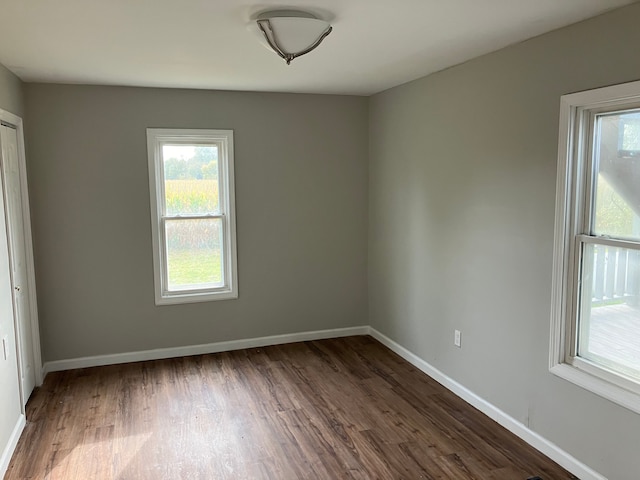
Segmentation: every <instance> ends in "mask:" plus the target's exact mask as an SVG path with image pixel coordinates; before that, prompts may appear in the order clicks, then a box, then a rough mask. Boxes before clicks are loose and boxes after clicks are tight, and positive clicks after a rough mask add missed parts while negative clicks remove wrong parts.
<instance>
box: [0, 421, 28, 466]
mask: <svg viewBox="0 0 640 480" xmlns="http://www.w3.org/2000/svg"><path fill="white" fill-rule="evenodd" d="M25 425H26V421H25V417H24V414H21V415H20V418H18V421H17V422H16V425H15V427H13V432H11V436H10V437H9V441H8V442H7V445H6V446H5V447H4V451H3V452H2V456H1V457H0V478H4V474H5V473H7V468H9V462H10V461H11V456H12V455H13V452H14V451H15V449H16V446H17V445H18V440H19V439H20V435H21V434H22V430H24V426H25Z"/></svg>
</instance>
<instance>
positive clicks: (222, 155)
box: [147, 128, 238, 305]
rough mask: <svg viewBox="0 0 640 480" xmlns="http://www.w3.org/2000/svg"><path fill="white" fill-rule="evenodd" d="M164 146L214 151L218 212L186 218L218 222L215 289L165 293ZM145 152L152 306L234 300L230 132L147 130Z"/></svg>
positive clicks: (236, 291)
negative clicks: (219, 245)
mask: <svg viewBox="0 0 640 480" xmlns="http://www.w3.org/2000/svg"><path fill="white" fill-rule="evenodd" d="M165 144H171V145H179V144H186V145H191V144H199V145H203V144H204V145H216V146H217V147H218V152H219V153H218V181H219V194H220V212H219V213H215V214H205V215H193V216H189V217H188V218H203V219H206V218H220V219H222V244H223V245H222V252H221V258H222V269H223V279H224V281H223V285H222V286H221V287H216V288H211V287H208V288H193V289H190V290H169V288H168V269H167V248H166V239H165V229H164V222H165V219H167V218H172V217H174V218H187V217H185V216H184V215H182V216H169V215H167V214H166V212H165V208H164V207H165V201H164V195H165V193H164V166H163V159H162V146H163V145H165ZM147 152H148V156H149V190H150V194H151V222H152V228H151V233H152V235H151V237H152V243H153V271H154V287H155V302H156V305H171V304H180V303H195V302H208V301H212V300H226V299H231V298H237V297H238V274H237V253H236V250H237V248H236V215H235V194H234V169H233V164H234V161H233V131H232V130H206V129H197V130H194V129H169V128H147Z"/></svg>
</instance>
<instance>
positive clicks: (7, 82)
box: [0, 64, 24, 120]
mask: <svg viewBox="0 0 640 480" xmlns="http://www.w3.org/2000/svg"><path fill="white" fill-rule="evenodd" d="M0 108H1V109H2V110H6V111H8V112H11V113H13V114H14V115H18V116H19V117H23V115H24V98H23V91H22V82H21V81H20V79H19V78H18V77H16V76H15V75H14V74H13V73H11V72H10V71H9V70H8V69H7V68H6V67H5V66H4V65H2V64H0ZM23 120H24V119H23Z"/></svg>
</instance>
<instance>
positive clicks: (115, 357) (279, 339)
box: [42, 325, 369, 376]
mask: <svg viewBox="0 0 640 480" xmlns="http://www.w3.org/2000/svg"><path fill="white" fill-rule="evenodd" d="M368 334H369V327H368V326H366V325H364V326H360V327H349V328H334V329H329V330H316V331H312V332H300V333H291V334H285V335H272V336H269V337H258V338H248V339H243V340H231V341H228V342H216V343H206V344H202V345H188V346H184V347H171V348H157V349H154V350H143V351H139V352H128V353H115V354H112V355H96V356H93V357H80V358H70V359H68V360H56V361H53V362H46V363H45V364H44V366H43V368H42V370H43V372H44V375H45V376H46V374H47V373H49V372H58V371H61V370H72V369H74V368H87V367H99V366H102V365H116V364H119V363H130V362H141V361H145V360H160V359H163V358H175V357H187V356H189V355H202V354H206V353H219V352H230V351H232V350H241V349H243V348H255V347H266V346H269V345H281V344H284V343H294V342H306V341H310V340H321V339H324V338H338V337H350V336H353V335H368Z"/></svg>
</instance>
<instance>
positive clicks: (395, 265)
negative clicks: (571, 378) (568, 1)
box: [369, 4, 640, 480]
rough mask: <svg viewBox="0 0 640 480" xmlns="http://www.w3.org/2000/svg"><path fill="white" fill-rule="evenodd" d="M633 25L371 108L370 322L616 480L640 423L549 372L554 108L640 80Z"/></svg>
mask: <svg viewBox="0 0 640 480" xmlns="http://www.w3.org/2000/svg"><path fill="white" fill-rule="evenodd" d="M639 18H640V5H637V4H636V5H633V6H630V7H628V8H624V9H621V10H618V11H615V12H612V13H608V14H606V15H603V16H600V17H597V18H594V19H591V20H589V21H585V22H583V23H580V24H576V25H573V26H570V27H568V28H564V29H561V30H558V31H555V32H552V33H549V34H546V35H544V36H541V37H538V38H535V39H532V40H530V41H527V42H525V43H522V44H519V45H515V46H513V47H510V48H507V49H504V50H501V51H498V52H496V53H493V54H490V55H487V56H484V57H481V58H478V59H475V60H473V61H470V62H468V63H465V64H462V65H459V66H457V67H454V68H451V69H448V70H445V71H443V72H440V73H437V74H434V75H431V76H429V77H426V78H423V79H420V80H417V81H414V82H411V83H408V84H405V85H403V86H400V87H396V88H394V89H391V90H388V91H386V92H383V93H380V94H378V95H375V96H373V97H372V98H371V102H370V105H369V109H370V135H369V138H370V152H371V153H370V165H369V199H370V203H369V205H370V211H369V285H370V289H369V312H370V320H371V325H372V326H373V327H374V328H375V329H377V330H379V331H380V332H382V333H383V334H385V335H387V336H389V337H390V338H392V339H393V340H395V341H396V342H398V343H400V344H401V345H403V346H404V347H406V348H407V349H409V350H411V351H412V352H414V353H415V354H417V355H418V356H420V357H421V358H422V359H424V360H426V361H427V362H429V363H430V364H431V365H433V366H435V367H436V368H438V369H440V370H441V371H442V372H444V373H445V374H447V375H449V376H450V377H452V378H453V379H455V380H456V381H458V382H460V383H462V384H463V385H464V386H466V387H467V388H469V389H470V390H472V391H473V392H475V393H476V394H478V395H480V396H481V397H483V398H484V399H486V400H488V401H489V402H491V403H492V404H494V405H496V406H497V407H499V408H500V409H502V410H504V411H505V412H507V413H508V414H509V415H511V416H513V417H514V418H516V419H517V420H519V421H521V422H522V423H523V424H525V425H528V426H529V427H530V428H531V429H532V430H534V431H535V432H537V433H539V434H541V435H542V436H543V437H545V438H547V439H548V440H550V441H552V442H554V443H555V444H557V445H558V446H559V447H560V448H562V449H564V450H565V451H567V452H569V453H570V454H572V455H573V456H575V457H576V458H577V459H578V460H580V461H582V462H584V463H585V464H587V465H589V466H590V467H592V468H593V469H595V470H596V471H599V472H600V473H602V474H604V475H605V476H607V477H608V478H609V479H611V480H636V479H637V478H638V477H639V475H640V456H638V445H640V415H638V414H635V413H632V412H631V411H628V410H626V409H624V408H622V407H619V406H617V405H615V404H613V403H611V402H609V401H607V400H604V399H602V398H600V397H598V396H596V395H594V394H591V393H589V392H587V391H585V390H583V389H581V388H579V387H577V386H575V385H573V384H571V383H569V382H567V381H565V380H562V379H560V378H557V377H555V376H553V375H552V374H550V373H549V372H548V357H549V329H550V302H551V270H552V254H553V245H552V242H553V234H554V231H553V229H554V213H555V212H554V208H555V184H556V165H557V145H558V115H559V101H560V96H561V95H563V94H565V93H570V92H575V91H580V90H584V89H589V88H596V87H601V86H605V85H610V84H616V83H622V82H627V81H633V80H637V79H639V78H640V63H638V62H637V61H636V59H635V57H636V54H635V52H636V46H637V45H638V44H640V30H639V29H638V28H637V21H638V19H639ZM454 329H460V330H461V331H462V348H456V347H454V345H453V339H454ZM542 476H543V477H544V475H542Z"/></svg>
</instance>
